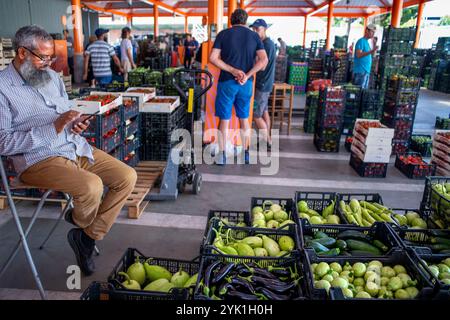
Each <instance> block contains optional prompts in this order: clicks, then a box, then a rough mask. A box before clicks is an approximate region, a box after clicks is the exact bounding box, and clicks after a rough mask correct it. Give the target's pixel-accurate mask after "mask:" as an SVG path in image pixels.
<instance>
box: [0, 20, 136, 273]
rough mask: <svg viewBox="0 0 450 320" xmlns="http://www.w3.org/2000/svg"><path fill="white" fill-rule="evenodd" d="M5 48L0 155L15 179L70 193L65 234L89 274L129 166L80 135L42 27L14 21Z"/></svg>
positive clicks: (128, 186)
mask: <svg viewBox="0 0 450 320" xmlns="http://www.w3.org/2000/svg"><path fill="white" fill-rule="evenodd" d="M13 46H14V50H15V52H16V57H15V58H14V61H13V63H11V64H10V65H9V66H8V67H7V68H6V69H5V70H3V71H1V72H0V155H2V156H8V157H9V158H10V159H11V160H12V162H13V164H14V168H15V170H16V172H17V173H18V175H19V179H20V181H21V182H23V183H25V184H27V185H30V186H33V187H36V188H39V189H46V190H49V189H52V190H58V191H60V192H64V193H67V194H69V195H71V196H72V197H73V208H72V209H70V210H68V211H67V213H66V215H65V216H64V219H65V220H66V221H67V222H68V223H70V224H71V225H73V228H72V229H71V230H70V231H69V232H68V234H67V240H68V242H69V245H70V247H71V248H72V250H73V252H74V253H75V258H76V261H77V263H78V265H79V267H80V269H81V271H82V272H83V273H84V274H85V275H87V276H89V275H91V274H92V273H94V271H95V263H94V260H93V253H94V248H95V242H96V241H99V240H102V239H104V237H105V236H106V235H107V234H108V232H109V231H110V229H111V227H112V226H113V224H114V221H115V220H116V218H117V217H118V215H119V214H120V211H121V210H122V208H123V206H124V205H125V203H126V201H127V198H128V197H129V196H130V194H131V193H132V191H133V189H134V186H135V184H136V180H137V175H136V171H135V170H134V169H133V168H131V167H129V166H127V165H126V164H125V163H123V162H121V161H119V160H118V159H115V158H114V157H112V156H110V155H108V154H107V153H105V152H103V151H102V150H100V149H97V148H95V147H92V146H91V145H89V143H88V142H87V141H86V139H85V138H84V137H82V136H81V133H82V132H83V131H85V130H86V129H87V128H88V126H89V120H87V119H86V118H85V117H84V116H82V115H81V114H80V113H79V112H77V111H75V110H71V109H70V106H71V104H70V102H69V99H68V97H67V93H66V91H65V87H64V83H63V81H62V80H61V78H60V77H59V75H58V74H57V73H56V72H55V71H53V70H52V69H51V68H50V65H51V64H52V62H53V61H54V57H55V45H54V41H53V38H52V37H51V36H50V35H49V34H48V32H47V31H45V30H44V29H42V28H41V27H38V26H25V27H22V28H20V29H19V30H18V31H17V32H16V35H15V37H14V41H13ZM104 186H105V187H106V190H107V191H106V193H105V194H104Z"/></svg>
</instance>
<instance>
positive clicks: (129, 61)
mask: <svg viewBox="0 0 450 320" xmlns="http://www.w3.org/2000/svg"><path fill="white" fill-rule="evenodd" d="M130 37H131V29H130V28H129V27H125V28H123V29H122V36H121V38H122V41H121V43H120V59H121V64H122V68H123V81H124V82H128V73H129V72H130V71H131V70H133V69H135V68H136V64H135V63H134V59H133V45H132V43H131V40H130Z"/></svg>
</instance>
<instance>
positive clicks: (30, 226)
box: [0, 190, 52, 278]
mask: <svg viewBox="0 0 450 320" xmlns="http://www.w3.org/2000/svg"><path fill="white" fill-rule="evenodd" d="M51 192H52V190H48V191H47V192H45V193H44V195H43V196H42V198H41V200H40V201H39V204H38V206H37V208H36V210H35V211H34V213H33V215H32V216H31V221H30V224H29V225H28V227H27V229H26V231H25V238H28V235H29V233H30V232H31V229H32V228H33V225H34V223H35V222H36V219H37V217H38V215H39V213H40V212H41V210H42V207H43V206H44V203H45V201H46V200H47V197H48V196H49V194H50V193H51ZM13 201H14V200H13ZM21 244H22V241H21V240H19V241H18V242H17V244H16V246H15V247H14V250H13V251H12V252H11V254H10V256H9V257H8V260H6V262H5V264H4V265H3V267H2V269H1V270H0V278H1V277H2V276H3V274H4V273H5V272H6V270H7V269H8V267H9V265H10V264H11V262H12V261H13V260H14V258H15V256H16V255H17V252H18V251H19V249H20V245H21Z"/></svg>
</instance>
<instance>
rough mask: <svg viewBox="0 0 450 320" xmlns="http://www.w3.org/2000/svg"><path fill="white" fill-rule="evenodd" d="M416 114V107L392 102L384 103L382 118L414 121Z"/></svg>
mask: <svg viewBox="0 0 450 320" xmlns="http://www.w3.org/2000/svg"><path fill="white" fill-rule="evenodd" d="M415 112H416V105H415V104H410V103H405V104H396V103H394V102H389V101H386V103H385V104H384V116H385V118H394V119H395V118H401V119H412V120H414V119H413V118H414V115H415Z"/></svg>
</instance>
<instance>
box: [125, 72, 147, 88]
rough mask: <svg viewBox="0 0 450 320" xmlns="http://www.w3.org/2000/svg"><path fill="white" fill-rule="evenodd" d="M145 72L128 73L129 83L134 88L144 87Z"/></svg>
mask: <svg viewBox="0 0 450 320" xmlns="http://www.w3.org/2000/svg"><path fill="white" fill-rule="evenodd" d="M144 75H145V73H144V72H130V73H128V82H129V84H130V86H132V87H139V86H142V85H143V84H144V83H145V81H144Z"/></svg>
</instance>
